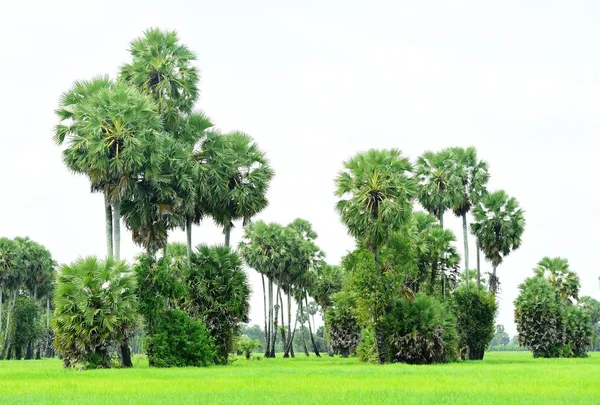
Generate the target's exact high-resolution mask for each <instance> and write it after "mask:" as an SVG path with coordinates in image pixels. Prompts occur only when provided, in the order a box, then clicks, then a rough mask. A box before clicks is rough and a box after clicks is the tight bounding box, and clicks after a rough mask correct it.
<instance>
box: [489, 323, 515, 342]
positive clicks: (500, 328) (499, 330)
mask: <svg viewBox="0 0 600 405" xmlns="http://www.w3.org/2000/svg"><path fill="white" fill-rule="evenodd" d="M509 343H511V339H510V336H508V333H506V331H505V330H504V325H496V332H495V333H494V337H493V338H492V340H490V344H489V345H490V346H506V345H507V344H509ZM516 344H519V342H518V338H517V341H516Z"/></svg>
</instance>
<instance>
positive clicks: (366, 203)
mask: <svg viewBox="0 0 600 405" xmlns="http://www.w3.org/2000/svg"><path fill="white" fill-rule="evenodd" d="M344 168H345V169H344V170H343V171H342V172H341V173H340V174H339V175H338V177H337V178H336V180H335V183H336V192H335V194H336V196H337V197H339V198H340V200H339V201H338V203H337V211H338V213H339V215H340V218H341V220H342V222H343V223H344V225H346V227H347V228H348V232H349V234H350V235H352V236H354V237H355V238H356V239H357V240H358V241H359V242H360V243H362V244H363V246H365V247H367V248H368V249H369V250H370V251H371V252H372V254H373V259H374V264H375V267H374V268H372V271H373V272H374V273H375V274H376V275H378V277H377V278H378V279H381V276H382V274H383V267H382V265H381V263H380V262H379V250H380V248H381V247H382V246H383V245H384V244H385V243H386V242H387V241H388V240H389V238H390V236H391V235H392V234H393V232H395V231H397V230H399V229H400V227H401V226H402V225H403V224H405V223H406V222H408V221H409V219H410V213H411V211H412V199H413V197H414V196H415V195H416V191H417V190H416V184H415V182H414V180H413V179H412V178H411V177H410V173H411V171H412V165H411V164H410V161H409V160H408V159H407V158H405V157H404V156H402V154H401V152H400V151H399V150H396V149H392V150H375V149H372V150H369V151H368V152H365V153H360V154H358V155H356V156H355V157H353V158H352V159H350V160H349V161H347V162H345V163H344ZM362 293H364V294H374V295H375V298H374V301H373V304H374V305H373V306H371V307H370V319H371V323H372V325H373V327H374V329H375V335H376V341H377V348H378V350H379V361H380V363H384V362H385V360H386V357H387V356H386V352H385V348H386V345H385V342H384V331H383V323H382V321H383V316H384V308H383V302H382V299H381V298H382V297H379V296H380V293H378V292H377V291H363V292H362Z"/></svg>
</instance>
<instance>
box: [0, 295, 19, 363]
mask: <svg viewBox="0 0 600 405" xmlns="http://www.w3.org/2000/svg"><path fill="white" fill-rule="evenodd" d="M16 301H17V291H16V290H15V291H13V299H12V302H11V303H9V304H8V309H7V311H6V328H5V329H4V343H3V345H2V352H1V353H0V359H4V358H5V357H6V350H7V349H8V343H9V339H8V332H9V330H10V314H11V312H12V311H13V308H14V307H15V302H16ZM9 351H10V350H9Z"/></svg>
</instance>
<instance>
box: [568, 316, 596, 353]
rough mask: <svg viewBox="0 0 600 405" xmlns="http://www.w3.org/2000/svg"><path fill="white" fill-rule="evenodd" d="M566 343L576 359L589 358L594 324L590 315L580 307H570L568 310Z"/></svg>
mask: <svg viewBox="0 0 600 405" xmlns="http://www.w3.org/2000/svg"><path fill="white" fill-rule="evenodd" d="M565 315H566V341H567V343H568V345H569V347H570V349H571V355H572V356H574V357H587V348H588V347H589V346H590V344H591V343H592V323H591V321H590V316H589V314H588V313H587V312H586V311H585V310H584V309H583V308H580V307H575V306H570V307H567V310H566V314H565Z"/></svg>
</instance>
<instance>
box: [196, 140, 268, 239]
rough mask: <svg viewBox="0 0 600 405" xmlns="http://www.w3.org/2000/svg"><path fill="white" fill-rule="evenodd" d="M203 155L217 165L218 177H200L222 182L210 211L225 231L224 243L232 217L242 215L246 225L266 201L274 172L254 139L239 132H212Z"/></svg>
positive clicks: (211, 164) (262, 207)
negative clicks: (218, 169)
mask: <svg viewBox="0 0 600 405" xmlns="http://www.w3.org/2000/svg"><path fill="white" fill-rule="evenodd" d="M204 147H205V153H204V156H205V158H206V160H207V161H208V165H210V166H213V167H215V166H216V167H219V168H220V173H219V177H217V178H210V175H212V174H213V173H214V171H213V172H212V173H211V172H209V173H204V174H209V177H208V178H206V177H205V178H203V179H202V180H203V181H202V183H204V184H207V183H208V184H210V183H213V184H217V183H219V182H220V183H221V184H222V186H221V187H220V188H218V189H216V190H214V191H216V194H215V195H214V198H213V199H212V201H210V202H209V203H212V207H211V208H210V213H211V216H212V217H213V219H214V220H215V222H216V223H217V224H218V225H220V226H222V227H223V229H224V233H225V246H229V244H230V237H231V228H232V227H233V221H235V220H239V219H242V220H243V225H244V226H245V225H246V224H247V223H248V222H249V221H250V219H251V218H252V217H253V216H254V215H256V214H258V213H259V212H261V211H262V210H263V209H265V208H266V206H267V205H268V203H269V202H268V200H267V191H268V189H269V184H270V182H271V179H272V178H273V175H274V172H273V170H272V169H271V167H270V166H269V163H268V161H267V159H266V157H265V154H264V152H262V151H261V150H260V149H259V148H258V145H257V144H256V143H255V142H254V140H253V139H252V138H251V137H250V136H248V135H246V134H244V133H242V132H232V133H229V134H225V135H219V134H217V133H213V134H211V135H209V136H208V138H207V140H206V142H205V145H204Z"/></svg>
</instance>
